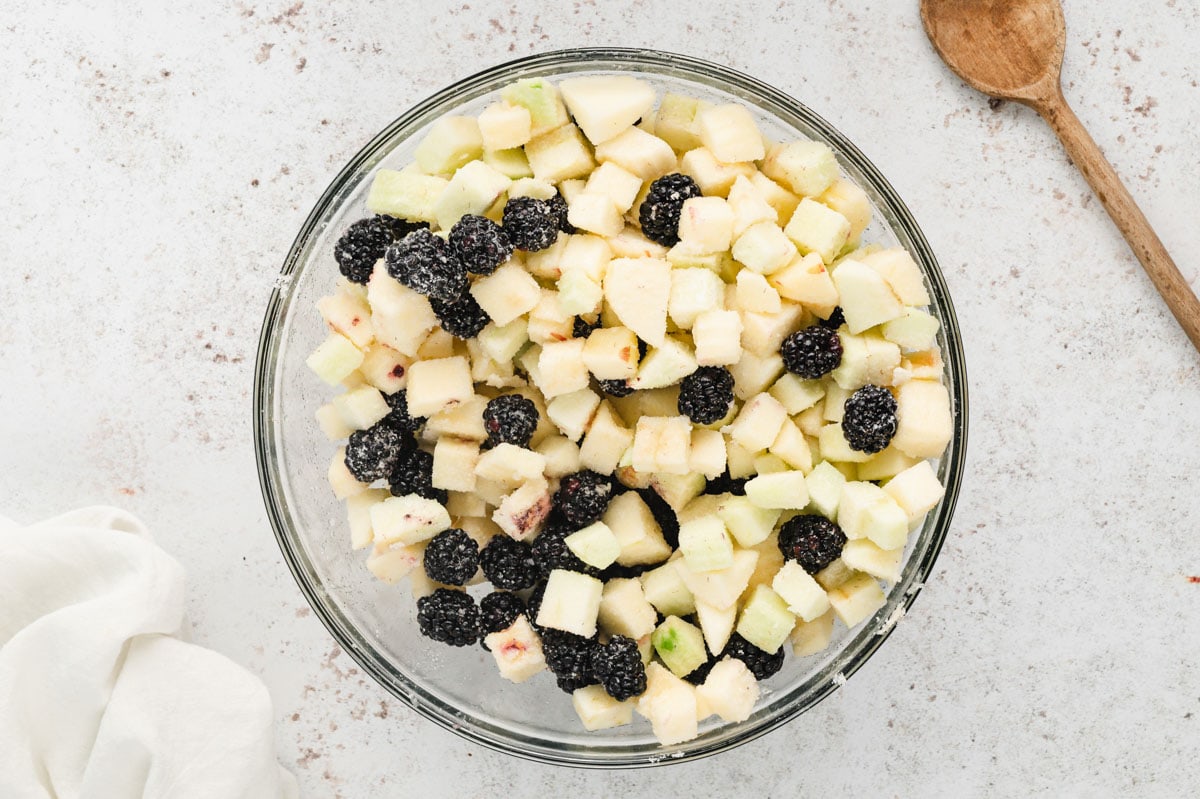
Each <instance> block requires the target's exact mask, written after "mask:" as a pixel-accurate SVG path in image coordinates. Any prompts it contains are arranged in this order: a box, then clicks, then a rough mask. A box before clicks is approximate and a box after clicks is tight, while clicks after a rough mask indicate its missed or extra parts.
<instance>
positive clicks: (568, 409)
mask: <svg viewBox="0 0 1200 799" xmlns="http://www.w3.org/2000/svg"><path fill="white" fill-rule="evenodd" d="M544 356H545V350H543V357H544ZM599 405H600V397H598V396H596V394H595V393H593V392H592V391H590V390H589V389H586V388H583V389H580V390H578V391H573V392H571V393H570V394H562V395H559V396H557V397H555V398H554V399H552V400H550V402H548V403H547V404H546V415H547V416H549V417H550V421H552V422H554V424H555V425H556V426H557V427H558V429H559V430H560V431H562V434H563V435H564V436H566V437H567V438H568V439H570V440H571V441H578V440H579V439H580V438H582V437H583V434H584V431H585V430H586V429H587V426H588V424H590V423H591V421H592V416H593V415H594V414H595V413H596V408H597V407H599Z"/></svg>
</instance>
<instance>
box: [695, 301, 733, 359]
mask: <svg viewBox="0 0 1200 799" xmlns="http://www.w3.org/2000/svg"><path fill="white" fill-rule="evenodd" d="M741 340H742V318H741V316H740V315H739V314H738V313H737V311H720V310H712V311H704V312H702V313H700V314H699V315H697V316H696V318H695V321H694V322H693V324H692V341H694V342H695V345H696V363H697V364H698V365H700V366H725V365H729V364H735V363H737V362H738V360H739V359H740V358H741V356H742V344H741Z"/></svg>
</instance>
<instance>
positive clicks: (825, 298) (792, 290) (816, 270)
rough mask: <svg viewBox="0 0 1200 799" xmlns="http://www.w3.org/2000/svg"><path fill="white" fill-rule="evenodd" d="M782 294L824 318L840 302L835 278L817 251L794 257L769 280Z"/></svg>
mask: <svg viewBox="0 0 1200 799" xmlns="http://www.w3.org/2000/svg"><path fill="white" fill-rule="evenodd" d="M768 282H770V284H771V285H772V286H774V287H775V290H776V291H778V292H779V296H780V297H783V298H784V299H787V300H793V301H795V302H798V303H800V304H801V305H803V306H804V307H805V308H808V309H809V310H810V311H812V312H813V313H815V314H816V315H817V316H819V317H821V318H822V319H826V318H828V317H829V314H831V313H833V309H834V308H836V307H837V305H838V299H839V298H838V291H837V287H836V286H834V284H833V278H832V277H831V276H830V274H829V271H828V270H827V269H826V268H825V265H824V264H823V263H822V262H821V257H820V256H819V255H817V254H816V253H809V254H808V255H805V256H801V257H798V258H795V259H793V260H792V261H791V263H789V264H788V265H787V266H786V267H784V268H783V269H781V270H780V271H778V272H775V273H774V274H772V275H771V276H770V278H769V280H768Z"/></svg>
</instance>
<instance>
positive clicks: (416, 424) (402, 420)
mask: <svg viewBox="0 0 1200 799" xmlns="http://www.w3.org/2000/svg"><path fill="white" fill-rule="evenodd" d="M383 398H384V399H385V400H387V404H388V407H389V408H391V409H392V412H391V413H389V414H388V415H387V416H385V417H383V419H382V424H386V425H387V426H388V427H391V428H394V429H396V430H404V431H406V432H409V433H415V432H417V431H418V430H420V429H421V425H423V424H425V417H424V416H410V415H409V413H408V390H407V389H403V388H402V389H400V390H399V391H397V392H395V393H394V394H385V395H384V396H383Z"/></svg>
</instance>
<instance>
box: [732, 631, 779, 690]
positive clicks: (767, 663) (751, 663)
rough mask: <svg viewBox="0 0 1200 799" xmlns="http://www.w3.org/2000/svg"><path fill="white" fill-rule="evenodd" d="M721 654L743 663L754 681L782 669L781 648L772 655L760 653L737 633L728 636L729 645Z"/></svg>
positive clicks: (759, 650)
mask: <svg viewBox="0 0 1200 799" xmlns="http://www.w3.org/2000/svg"><path fill="white" fill-rule="evenodd" d="M723 654H725V655H728V656H729V657H734V658H737V659H738V660H740V661H742V662H743V663H745V664H746V668H748V669H749V670H750V673H751V674H753V675H754V679H756V680H765V679H767V678H768V677H771V676H773V675H775V674H777V673H778V672H779V670H780V669H781V668H783V647H779V651H778V652H776V653H775V654H773V655H772V654H770V653H768V652H764V651H762V650H761V649H759V648H758V647H756V646H755V645H754V644H752V643H750V642H749V641H747V640H746V639H745V638H743V637H742V636H740V635H738V634H737V633H734V634H733V635H731V636H729V643H728V644H726V645H725V652H724V653H723Z"/></svg>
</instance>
